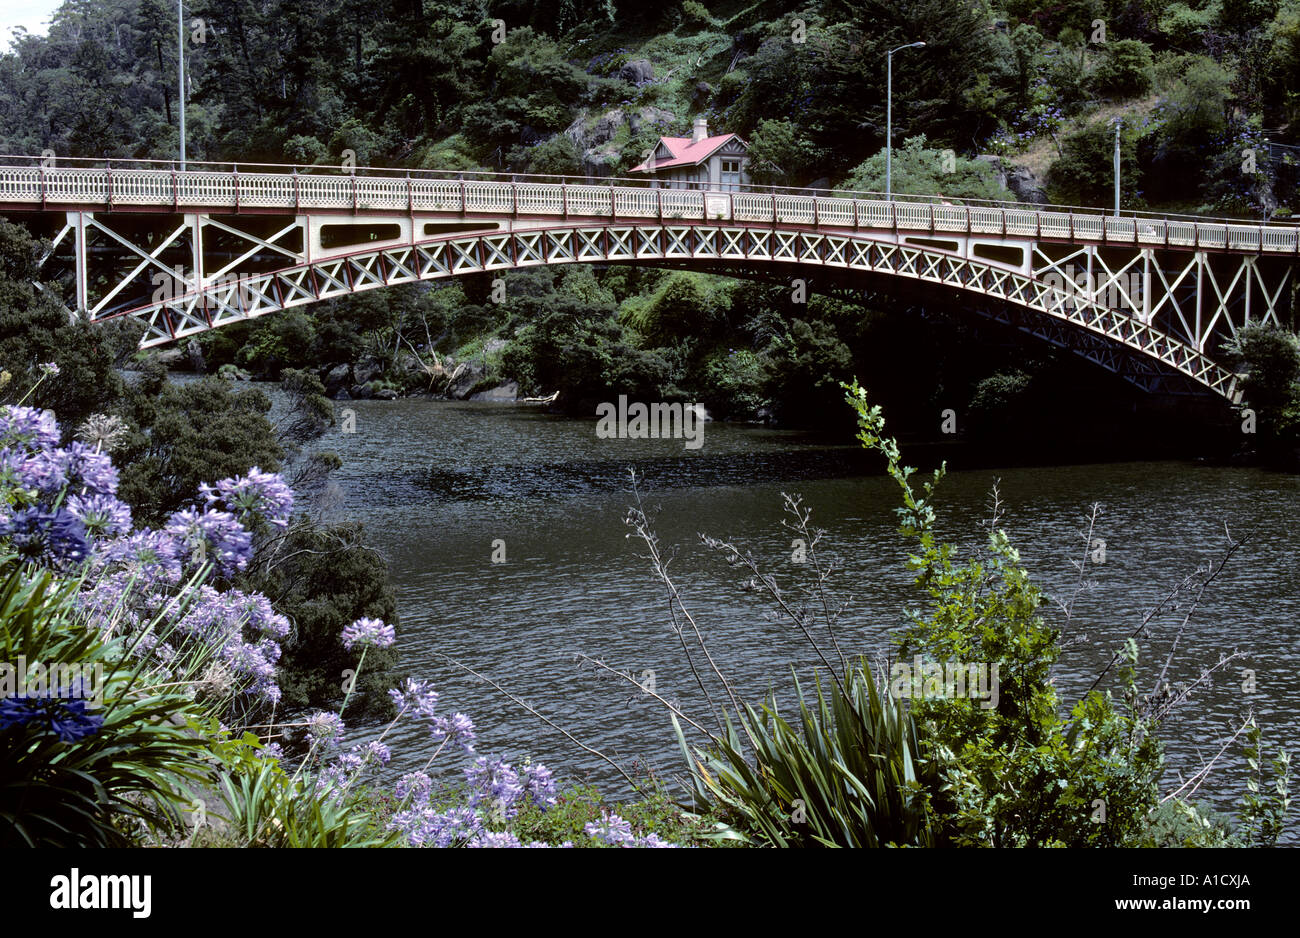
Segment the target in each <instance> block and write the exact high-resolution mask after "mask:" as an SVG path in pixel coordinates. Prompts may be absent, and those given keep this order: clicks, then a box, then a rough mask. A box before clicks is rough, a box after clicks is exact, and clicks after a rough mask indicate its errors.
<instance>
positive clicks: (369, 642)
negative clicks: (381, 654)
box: [343, 618, 397, 651]
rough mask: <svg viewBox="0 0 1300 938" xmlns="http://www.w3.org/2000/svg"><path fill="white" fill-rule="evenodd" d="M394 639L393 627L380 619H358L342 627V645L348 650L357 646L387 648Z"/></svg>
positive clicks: (395, 638)
mask: <svg viewBox="0 0 1300 938" xmlns="http://www.w3.org/2000/svg"><path fill="white" fill-rule="evenodd" d="M395 641H397V635H396V633H395V632H394V631H393V627H392V626H391V625H385V624H384V622H383V621H382V620H380V619H364V618H363V619H358V620H357V621H355V622H353V623H352V624H351V625H349V626H345V627H344V629H343V647H344V648H346V649H347V650H348V651H352V650H354V649H356V648H358V647H372V648H388V647H390V646H391V645H392V644H393V643H394V642H395Z"/></svg>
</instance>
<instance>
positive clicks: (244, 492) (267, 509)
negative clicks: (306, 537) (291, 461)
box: [199, 466, 293, 528]
mask: <svg viewBox="0 0 1300 938" xmlns="http://www.w3.org/2000/svg"><path fill="white" fill-rule="evenodd" d="M199 494H201V495H202V496H203V498H204V499H205V500H206V502H207V504H208V506H209V507H220V508H224V509H225V510H227V511H229V512H232V513H233V514H234V515H235V516H236V517H237V518H239V520H240V521H242V522H244V523H245V524H248V525H250V526H255V523H256V521H257V520H259V519H260V520H263V521H265V522H266V523H267V524H271V525H274V526H275V527H279V528H283V527H287V526H288V524H289V515H290V513H291V512H292V511H293V489H291V488H289V486H288V484H287V483H286V482H285V481H284V479H283V478H282V477H281V476H280V474H279V473H275V472H263V471H262V470H261V469H259V468H257V467H256V466H254V467H253V468H252V469H249V470H248V472H247V473H246V474H244V475H242V476H239V477H237V478H230V479H222V480H221V481H220V482H217V483H216V484H215V485H208V484H207V483H204V484H202V485H200V486H199Z"/></svg>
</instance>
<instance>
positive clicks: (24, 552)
mask: <svg viewBox="0 0 1300 938" xmlns="http://www.w3.org/2000/svg"><path fill="white" fill-rule="evenodd" d="M0 538H6V539H8V541H9V546H10V547H11V548H12V549H13V551H14V552H15V553H16V554H17V555H18V556H19V557H21V558H22V559H23V560H27V561H31V562H33V563H38V564H40V565H42V566H46V567H51V568H53V569H56V570H65V569H69V568H71V567H74V566H76V565H77V564H79V563H81V562H82V561H83V560H85V559H86V556H87V554H88V553H89V552H90V545H89V544H88V543H87V541H86V526H85V525H83V524H82V523H81V519H80V518H78V517H77V516H76V515H74V514H73V513H72V512H70V511H68V510H67V509H66V508H56V509H54V510H53V511H45V510H44V509H42V508H38V507H33V508H24V509H23V510H22V511H18V512H15V513H14V514H13V515H11V516H9V517H8V518H5V519H3V520H0Z"/></svg>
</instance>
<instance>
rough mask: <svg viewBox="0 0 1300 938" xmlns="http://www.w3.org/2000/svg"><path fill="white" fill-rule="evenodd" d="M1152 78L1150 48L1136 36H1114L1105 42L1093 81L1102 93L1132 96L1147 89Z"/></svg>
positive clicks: (1136, 95) (1144, 92)
mask: <svg viewBox="0 0 1300 938" xmlns="http://www.w3.org/2000/svg"><path fill="white" fill-rule="evenodd" d="M1154 77H1155V76H1154V60H1153V59H1152V57H1151V47H1150V46H1148V45H1147V44H1146V43H1145V42H1142V41H1141V40H1140V39H1117V40H1115V41H1114V42H1108V43H1106V57H1105V58H1104V59H1102V62H1101V65H1099V66H1098V67H1097V71H1096V73H1095V74H1094V75H1093V82H1094V84H1095V85H1096V87H1097V90H1098V91H1100V92H1101V93H1102V94H1105V95H1111V96H1114V97H1116V98H1136V97H1138V96H1139V95H1144V94H1146V93H1147V92H1148V91H1150V90H1151V85H1152V82H1153V81H1154Z"/></svg>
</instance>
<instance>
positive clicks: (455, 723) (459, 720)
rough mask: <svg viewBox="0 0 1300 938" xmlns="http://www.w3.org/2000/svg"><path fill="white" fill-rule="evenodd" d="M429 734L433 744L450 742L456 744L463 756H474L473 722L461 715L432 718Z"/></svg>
mask: <svg viewBox="0 0 1300 938" xmlns="http://www.w3.org/2000/svg"><path fill="white" fill-rule="evenodd" d="M431 723H432V726H431V727H430V732H431V733H432V735H433V741H434V742H435V743H441V742H443V741H444V740H450V741H452V742H455V743H457V744H458V745H459V746H460V748H461V749H462V750H463V751H464V752H465V755H467V756H472V755H474V740H475V739H477V738H478V737H477V735H476V734H475V732H474V721H473V720H471V719H470V718H469V717H467V716H465V714H463V713H453V714H452V715H451V716H450V717H434V718H433V720H432V721H431Z"/></svg>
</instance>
